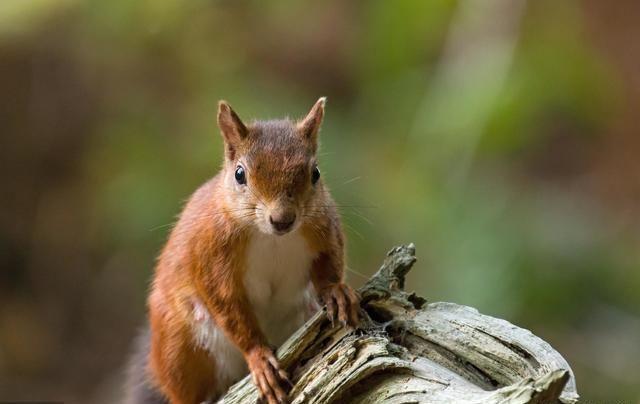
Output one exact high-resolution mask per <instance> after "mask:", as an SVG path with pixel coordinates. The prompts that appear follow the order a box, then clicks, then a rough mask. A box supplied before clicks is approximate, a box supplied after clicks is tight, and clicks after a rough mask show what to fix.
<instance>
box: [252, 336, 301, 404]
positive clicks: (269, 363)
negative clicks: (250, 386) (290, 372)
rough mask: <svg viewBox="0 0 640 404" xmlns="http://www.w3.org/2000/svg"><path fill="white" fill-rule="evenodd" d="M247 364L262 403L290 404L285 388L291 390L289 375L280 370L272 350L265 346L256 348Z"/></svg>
mask: <svg viewBox="0 0 640 404" xmlns="http://www.w3.org/2000/svg"><path fill="white" fill-rule="evenodd" d="M247 363H248V365H249V370H250V371H251V377H252V378H253V383H254V384H255V385H256V387H257V388H258V393H259V394H260V399H261V401H262V402H267V403H269V404H284V403H287V402H288V400H287V394H286V392H285V389H284V388H283V386H287V387H288V388H290V387H291V386H292V384H291V382H290V381H289V378H288V376H287V373H286V372H285V371H284V370H282V369H280V365H279V364H278V360H277V359H276V357H275V355H274V354H273V351H272V350H271V349H269V348H268V347H265V346H262V347H257V348H254V349H253V350H251V352H249V355H248V356H247Z"/></svg>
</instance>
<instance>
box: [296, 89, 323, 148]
mask: <svg viewBox="0 0 640 404" xmlns="http://www.w3.org/2000/svg"><path fill="white" fill-rule="evenodd" d="M326 102H327V97H320V99H318V101H316V103H315V104H314V106H313V107H312V108H311V111H309V113H308V114H307V116H306V117H304V119H303V120H301V121H300V122H298V130H299V131H300V132H301V133H302V134H303V135H304V136H305V137H306V138H307V139H310V140H312V141H313V142H316V140H317V138H318V131H319V130H320V125H321V124H322V118H323V117H324V104H325V103H326Z"/></svg>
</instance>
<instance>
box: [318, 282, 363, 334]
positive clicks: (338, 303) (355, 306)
mask: <svg viewBox="0 0 640 404" xmlns="http://www.w3.org/2000/svg"><path fill="white" fill-rule="evenodd" d="M320 298H321V299H322V302H323V303H324V304H326V305H327V317H329V320H331V322H332V323H333V322H334V321H335V320H336V318H337V319H338V320H340V322H341V323H342V324H343V325H347V324H349V325H351V326H353V327H355V326H356V325H358V322H359V315H358V312H359V309H360V296H359V295H358V293H357V292H356V291H355V290H353V288H352V287H351V286H349V285H347V284H346V283H336V284H333V285H331V286H329V287H327V288H325V289H324V290H323V291H322V292H321V293H320Z"/></svg>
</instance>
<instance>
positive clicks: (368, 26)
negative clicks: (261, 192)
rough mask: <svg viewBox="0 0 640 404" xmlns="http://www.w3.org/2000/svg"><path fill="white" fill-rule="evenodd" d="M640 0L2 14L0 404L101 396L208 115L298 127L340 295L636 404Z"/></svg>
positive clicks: (94, 8)
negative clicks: (534, 362)
mask: <svg viewBox="0 0 640 404" xmlns="http://www.w3.org/2000/svg"><path fill="white" fill-rule="evenodd" d="M639 20H640V3H639V2H637V1H635V0H621V1H615V2H603V1H598V0H585V1H573V0H568V1H551V0H538V1H529V2H525V1H516V0H484V1H471V0H468V1H424V0H400V1H394V2H391V1H383V0H373V1H350V2H349V1H339V0H329V1H324V2H317V1H316V2H310V1H273V2H268V3H267V2H261V1H257V0H254V1H205V0H195V1H177V0H154V1H151V0H148V1H130V0H111V1H98V0H90V1H81V0H2V1H1V2H0V90H1V92H0V164H1V169H0V178H1V181H2V182H1V185H2V188H1V190H2V191H1V192H2V197H1V198H0V204H1V205H0V207H1V209H0V224H1V228H0V400H7V399H21V400H28V399H31V400H33V399H48V400H65V401H66V402H69V403H72V402H74V403H89V402H90V403H110V402H114V400H115V398H114V397H117V394H118V391H119V389H120V384H121V374H122V369H123V366H124V363H125V362H126V357H127V354H128V351H129V349H130V343H131V340H132V338H133V336H134V335H135V334H136V331H137V329H138V327H139V326H140V325H141V324H142V323H143V318H144V314H145V294H146V289H147V286H148V282H149V279H150V276H151V273H152V269H153V265H154V259H155V256H156V254H157V253H158V251H159V249H160V248H161V246H162V243H163V241H164V240H165V237H166V235H167V232H168V231H169V228H170V225H169V224H170V223H172V221H173V220H174V217H175V215H176V214H177V213H179V211H180V207H181V205H182V203H183V201H184V200H185V199H186V198H187V197H188V196H189V194H190V193H191V192H192V191H193V190H194V189H195V188H196V187H197V186H198V185H199V184H200V183H202V182H203V181H205V180H206V179H207V178H208V177H210V176H211V175H213V174H214V173H215V172H216V170H217V168H218V167H219V165H220V162H221V158H222V153H221V151H222V150H221V140H220V136H219V135H218V130H217V128H216V126H215V111H216V102H217V100H218V99H222V98H224V99H226V100H228V101H229V102H230V103H231V104H232V105H233V106H234V108H235V109H236V110H237V111H238V112H239V114H240V115H241V116H242V117H244V118H247V119H249V118H254V117H257V118H269V117H280V116H284V115H289V116H292V117H298V116H301V115H303V114H304V113H305V112H306V111H307V110H308V109H309V108H310V107H311V105H312V104H313V102H314V101H315V100H316V99H317V98H318V97H319V96H322V95H326V96H328V100H329V101H328V104H327V114H326V119H325V123H324V126H323V131H322V136H321V138H322V153H321V159H320V165H321V168H322V170H323V173H324V174H323V175H324V178H325V180H326V182H327V183H328V184H329V186H330V187H331V189H332V190H333V193H334V196H335V198H336V199H337V201H338V202H339V203H340V204H342V205H350V206H354V207H350V208H344V209H343V212H342V214H343V218H344V222H345V225H346V231H347V234H348V241H349V263H350V268H351V271H350V273H349V277H350V280H351V282H352V283H353V284H355V285H359V284H360V283H361V282H362V281H363V279H362V275H365V276H366V275H369V274H371V273H372V272H373V271H374V270H375V269H376V268H377V267H378V265H379V263H380V262H381V259H382V257H383V256H384V254H385V252H386V251H387V250H388V249H389V248H390V247H391V246H393V245H396V244H400V243H406V242H410V241H413V242H414V243H415V244H416V245H417V251H418V256H419V265H418V266H417V267H416V269H415V270H414V271H413V273H412V274H411V276H410V282H409V288H413V289H415V290H417V291H418V292H419V293H420V294H422V295H423V296H425V297H427V298H428V299H429V300H430V301H437V300H446V301H454V302H457V303H461V304H467V305H471V306H474V307H476V308H478V309H479V310H480V311H481V312H483V313H487V314H490V315H494V316H498V317H502V318H505V319H507V320H509V321H511V322H513V323H516V324H518V325H520V326H523V327H526V328H529V329H531V330H532V331H533V332H534V333H535V334H537V335H539V336H540V337H542V338H544V339H545V340H547V341H548V342H549V343H550V344H552V345H553V346H554V347H555V348H556V349H558V350H559V351H560V352H561V353H562V354H563V355H564V356H565V357H566V359H567V360H568V361H569V363H570V364H571V365H572V367H573V369H574V371H575V374H576V377H577V383H578V389H579V392H580V393H581V395H582V397H583V398H584V399H585V402H625V403H627V402H633V403H637V402H639V401H638V400H640V293H638V291H639V290H640V248H639V247H640V220H639V217H640V215H639V214H640V158H639V156H640V153H639V152H640V137H639V129H640V125H639V122H640V121H639V120H638V112H639V109H638V107H639V105H640V70H639V69H638V66H640V40H638V39H639V38H640V24H638V21H639Z"/></svg>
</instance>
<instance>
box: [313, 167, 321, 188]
mask: <svg viewBox="0 0 640 404" xmlns="http://www.w3.org/2000/svg"><path fill="white" fill-rule="evenodd" d="M319 179H320V169H318V166H314V167H313V172H312V173H311V183H312V184H313V185H315V184H316V182H318V180H319Z"/></svg>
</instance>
